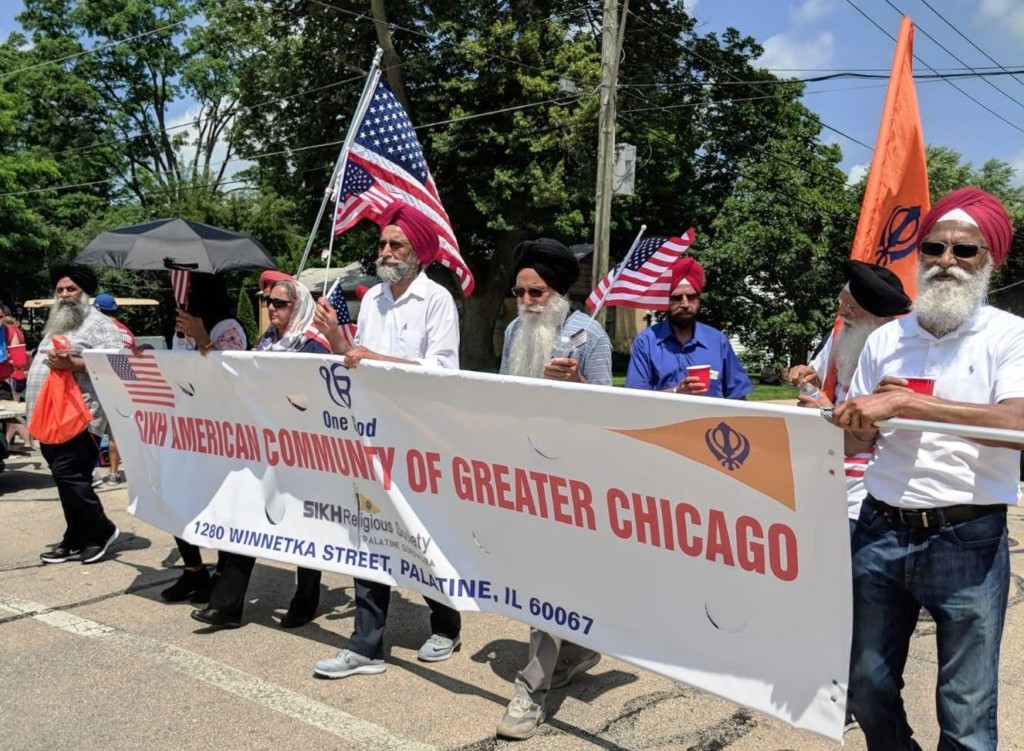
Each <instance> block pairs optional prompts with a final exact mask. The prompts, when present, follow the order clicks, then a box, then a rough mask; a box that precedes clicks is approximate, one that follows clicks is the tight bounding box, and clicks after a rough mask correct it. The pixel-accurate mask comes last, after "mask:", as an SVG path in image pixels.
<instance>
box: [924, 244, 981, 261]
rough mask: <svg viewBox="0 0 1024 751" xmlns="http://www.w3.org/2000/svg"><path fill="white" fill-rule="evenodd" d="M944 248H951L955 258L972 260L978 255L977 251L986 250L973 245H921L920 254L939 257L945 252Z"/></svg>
mask: <svg viewBox="0 0 1024 751" xmlns="http://www.w3.org/2000/svg"><path fill="white" fill-rule="evenodd" d="M946 248H952V249H953V255H954V256H956V257H957V258H974V257H975V256H976V255H978V251H979V250H988V248H987V247H985V246H984V245H975V244H974V243H955V244H954V243H940V242H926V243H921V253H922V254H924V255H926V256H933V257H934V256H941V255H942V254H943V253H945V252H946Z"/></svg>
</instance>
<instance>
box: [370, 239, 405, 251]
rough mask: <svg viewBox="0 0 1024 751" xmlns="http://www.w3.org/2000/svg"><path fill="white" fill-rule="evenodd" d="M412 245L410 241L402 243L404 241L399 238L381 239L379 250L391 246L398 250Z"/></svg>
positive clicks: (378, 244)
mask: <svg viewBox="0 0 1024 751" xmlns="http://www.w3.org/2000/svg"><path fill="white" fill-rule="evenodd" d="M411 247H412V246H411V245H409V243H402V242H399V241H398V240H381V241H380V242H379V243H377V250H378V251H382V250H384V248H391V250H393V251H396V250H401V249H402V248H411Z"/></svg>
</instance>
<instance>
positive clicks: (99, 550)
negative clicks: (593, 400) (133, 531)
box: [82, 524, 121, 563]
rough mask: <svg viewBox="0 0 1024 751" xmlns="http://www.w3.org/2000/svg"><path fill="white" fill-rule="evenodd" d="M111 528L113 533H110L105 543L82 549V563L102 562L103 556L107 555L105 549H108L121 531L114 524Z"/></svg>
mask: <svg viewBox="0 0 1024 751" xmlns="http://www.w3.org/2000/svg"><path fill="white" fill-rule="evenodd" d="M111 526H113V527H114V531H113V532H111V533H110V537H108V538H107V539H106V541H104V542H101V543H98V544H95V545H86V546H85V547H84V548H82V563H99V562H100V561H102V560H103V556H105V555H106V554H107V548H109V547H110V543H112V542H113V541H114V540H116V539H117V536H118V535H119V534H121V530H119V529H118V528H117V525H116V524H114V525H111Z"/></svg>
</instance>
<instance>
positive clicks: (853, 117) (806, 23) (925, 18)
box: [0, 0, 1024, 184]
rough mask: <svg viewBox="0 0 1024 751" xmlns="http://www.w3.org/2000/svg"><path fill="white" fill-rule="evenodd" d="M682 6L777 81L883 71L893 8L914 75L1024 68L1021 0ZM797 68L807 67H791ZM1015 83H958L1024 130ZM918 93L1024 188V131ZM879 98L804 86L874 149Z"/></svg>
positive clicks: (932, 118) (861, 156)
mask: <svg viewBox="0 0 1024 751" xmlns="http://www.w3.org/2000/svg"><path fill="white" fill-rule="evenodd" d="M890 3H891V4H890ZM686 4H687V7H688V8H689V9H690V10H691V12H692V13H693V14H694V15H695V16H696V17H697V20H698V24H699V28H700V29H701V30H702V31H722V30H724V29H725V28H726V27H728V26H734V27H736V28H738V29H739V30H740V31H742V32H743V33H744V34H749V35H750V36H753V37H754V38H755V39H757V40H758V41H759V42H760V43H761V45H762V46H763V47H764V48H765V53H764V56H763V57H762V58H761V60H760V64H761V65H763V66H764V67H767V68H769V69H771V70H773V71H775V72H776V73H778V74H779V75H785V76H798V77H807V76H813V75H820V74H821V73H822V72H823V69H839V70H864V69H873V70H880V71H881V72H887V71H888V69H889V66H890V65H891V63H892V55H893V51H894V47H895V43H894V42H893V41H892V40H891V39H889V38H888V37H886V36H885V35H884V34H883V33H882V32H881V31H880V30H879V29H877V28H875V27H874V26H873V25H872V24H871V22H870V21H868V20H867V19H866V18H864V16H863V15H861V13H858V12H857V10H856V8H859V9H860V10H861V11H863V13H864V14H866V15H867V16H869V17H870V18H872V19H874V21H876V22H877V23H878V24H879V25H880V26H882V27H884V28H885V29H886V30H888V31H889V33H890V34H892V35H893V36H895V35H896V32H897V29H898V28H899V22H900V12H898V11H897V10H896V8H898V9H899V11H902V12H903V13H906V14H908V15H910V17H911V18H912V19H913V20H914V23H915V24H916V26H917V33H916V36H915V42H914V52H915V53H916V54H917V55H918V57H919V58H920V59H921V60H922V61H923V63H922V62H917V63H915V71H917V72H928V69H927V67H926V66H925V63H926V64H927V65H930V66H931V67H933V68H935V69H937V70H939V71H942V72H947V71H949V70H951V69H953V68H958V69H963V68H964V66H965V64H966V66H969V67H973V68H993V67H995V66H996V65H997V64H998V65H1002V66H1004V67H1006V68H1008V69H1011V70H1014V69H1024V0H686ZM929 5H930V6H931V8H929V7H928V6H929ZM854 6H856V8H855V7H854ZM893 6H895V7H893ZM21 8H22V4H21V2H18V1H12V0H6V1H5V2H0V37H6V36H7V34H8V33H9V32H10V31H12V30H14V29H15V28H16V24H15V22H14V16H15V15H16V14H17V13H18V12H19V11H20V9H21ZM932 9H934V11H933V10H932ZM938 14H941V17H940V15H938ZM943 18H945V19H946V21H948V22H949V23H950V24H952V25H953V26H954V27H956V29H957V30H958V31H959V32H960V34H963V37H967V38H968V39H969V40H970V42H973V43H974V44H975V45H977V46H978V47H980V48H981V50H983V51H984V53H987V54H988V55H989V56H991V57H992V58H993V59H994V60H996V61H997V63H993V62H992V61H991V60H989V59H987V58H986V57H985V55H984V54H983V53H982V52H979V51H978V50H977V49H975V48H974V47H972V46H971V43H970V42H968V41H966V40H965V39H964V38H963V37H962V36H960V35H959V34H958V33H957V31H954V29H953V28H950V26H949V25H947V23H946V22H945V21H943ZM926 34H927V35H930V36H932V37H934V38H935V40H936V41H932V40H930V39H928V38H927V36H926ZM940 44H941V45H942V46H944V47H946V48H947V49H948V51H946V50H943V49H942V48H941V47H940V46H939V45H940ZM953 55H955V56H956V57H959V58H960V59H961V60H962V61H963V62H962V63H961V62H958V61H957V60H956V59H955V58H954V57H953ZM625 64H626V65H628V64H629V63H628V56H627V58H626V63H625ZM797 68H801V69H806V70H793V69H797ZM1018 78H1019V79H1020V80H1016V79H1014V78H1012V77H1010V76H1001V77H997V78H990V79H988V80H989V81H990V82H991V84H994V85H995V86H996V87H999V88H1000V89H1002V90H1003V92H1005V93H1000V92H998V91H996V90H995V89H994V88H993V87H992V85H990V84H989V83H986V82H985V81H984V80H980V79H961V80H958V81H956V85H957V86H959V87H960V88H962V89H963V90H964V91H965V92H967V94H970V96H972V97H974V98H975V99H977V100H978V102H980V103H981V105H984V106H985V107H988V108H989V109H991V110H993V111H994V112H995V113H997V114H998V115H999V116H1002V117H1003V118H1005V119H1006V120H1008V121H1010V123H1013V124H1015V125H1016V126H1017V127H1019V128H1021V129H1022V130H1024V75H1022V76H1018ZM917 93H918V99H919V102H920V106H921V120H922V123H923V127H924V134H925V140H926V141H927V142H928V143H929V144H934V145H941V146H948V147H950V148H952V149H955V150H956V151H958V152H960V153H961V154H962V155H963V156H964V158H965V159H967V160H969V161H971V162H973V163H974V164H975V165H980V164H981V163H982V162H984V161H985V160H986V159H989V158H992V157H995V158H997V159H1002V160H1003V161H1006V162H1009V163H1010V164H1012V165H1013V166H1014V167H1016V168H1017V170H1018V175H1017V183H1018V184H1024V132H1022V131H1021V130H1017V129H1016V128H1015V127H1013V125H1010V124H1007V123H1005V122H1003V121H1001V120H1000V119H999V117H997V115H994V114H992V113H990V112H986V111H985V109H983V107H982V106H981V105H979V104H977V103H975V102H973V101H971V100H970V99H969V98H968V97H967V96H965V95H964V94H962V93H960V92H958V91H957V90H956V89H954V88H953V87H952V86H951V85H949V84H948V83H946V82H942V81H940V82H919V83H918V86H917ZM884 98H885V82H884V81H842V80H840V81H825V82H821V83H814V84H809V85H808V87H807V93H806V95H805V97H804V102H805V103H806V105H807V106H808V107H809V108H810V109H811V110H813V111H814V112H816V113H817V114H818V115H819V117H820V118H821V120H822V121H823V122H824V123H826V124H828V125H830V126H832V127H834V128H837V129H839V130H841V131H843V132H844V133H847V134H849V135H851V136H853V137H854V138H856V139H857V140H859V141H862V142H863V143H865V144H868V145H871V146H873V145H874V142H875V137H876V135H877V132H878V119H879V117H880V116H881V112H882V103H883V101H884ZM1015 100H1016V101H1015ZM187 109H188V105H187V103H182V111H181V112H180V113H176V114H178V115H179V117H181V118H182V119H186V118H187V117H188V115H187V114H186V112H187ZM822 137H823V138H824V139H825V140H828V141H835V142H836V143H838V144H839V145H840V146H841V147H842V149H843V163H842V168H843V169H844V170H845V171H846V172H847V173H848V174H850V175H851V176H852V177H853V178H856V177H858V176H859V174H861V171H862V170H863V169H864V168H865V167H866V165H868V164H869V163H870V162H871V151H870V150H869V149H866V148H864V147H863V146H861V145H858V144H856V143H854V142H852V141H850V140H847V139H846V138H843V137H842V136H839V135H836V134H835V133H832V132H830V131H825V132H824V133H823V136H822Z"/></svg>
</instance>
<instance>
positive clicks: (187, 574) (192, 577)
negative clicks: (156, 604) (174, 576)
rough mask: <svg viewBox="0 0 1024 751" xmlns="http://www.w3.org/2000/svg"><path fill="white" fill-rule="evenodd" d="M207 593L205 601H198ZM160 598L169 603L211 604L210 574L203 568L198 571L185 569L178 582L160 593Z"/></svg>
mask: <svg viewBox="0 0 1024 751" xmlns="http://www.w3.org/2000/svg"><path fill="white" fill-rule="evenodd" d="M204 593H205V598H204V599H198V598H199V597H202V596H203V594H204ZM160 596H161V597H162V598H164V600H166V601H167V602H185V600H192V602H196V603H199V602H209V601H210V572H209V571H207V570H206V566H203V567H202V568H201V569H199V570H198V571H189V570H188V569H185V570H184V571H182V572H181V576H180V577H178V581H176V582H174V584H172V585H171V586H169V587H168V588H167V589H165V590H164V591H163V592H161V593H160Z"/></svg>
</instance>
